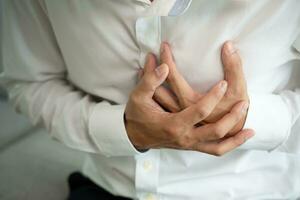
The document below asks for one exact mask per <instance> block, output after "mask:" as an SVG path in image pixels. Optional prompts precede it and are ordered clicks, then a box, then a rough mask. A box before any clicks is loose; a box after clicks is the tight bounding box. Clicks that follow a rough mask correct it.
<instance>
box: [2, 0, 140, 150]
mask: <svg viewBox="0 0 300 200" xmlns="http://www.w3.org/2000/svg"><path fill="white" fill-rule="evenodd" d="M1 3H2V9H3V10H2V12H3V29H2V33H3V43H2V50H3V52H2V53H3V65H4V72H3V73H2V74H1V79H0V80H1V83H2V84H3V85H4V87H5V88H6V89H7V91H8V94H9V98H10V101H11V102H12V104H13V106H14V108H15V110H16V111H18V112H20V113H23V114H25V115H27V116H28V117H29V119H30V121H31V122H32V123H33V124H34V125H37V124H42V125H43V126H44V127H45V128H46V129H47V130H48V132H49V133H50V135H51V136H52V137H53V138H55V139H57V140H59V141H60V142H62V143H64V144H65V145H67V146H69V147H71V148H74V149H78V150H81V151H86V152H91V153H99V154H103V155H105V156H130V155H135V154H138V153H140V152H139V151H137V150H136V149H135V148H134V146H133V145H132V144H131V142H130V140H129V138H128V136H127V133H126V129H125V127H124V126H125V125H124V122H123V113H124V109H125V105H113V104H112V103H111V102H109V100H108V101H104V100H97V99H98V98H94V97H93V96H92V95H90V94H87V93H86V92H84V91H82V90H80V89H78V88H77V87H75V86H74V85H73V84H72V83H71V82H70V81H68V80H67V78H66V77H67V73H68V72H67V70H66V67H65V63H64V61H63V57H62V55H61V53H60V49H59V46H58V44H57V42H56V39H55V34H54V33H53V29H52V28H51V23H50V21H49V19H48V17H47V9H46V6H45V4H44V2H42V1H39V0H31V1H20V0H4V1H1ZM99 99H100V98H99Z"/></svg>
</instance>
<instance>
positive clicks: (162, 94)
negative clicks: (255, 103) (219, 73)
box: [140, 41, 249, 135]
mask: <svg viewBox="0 0 300 200" xmlns="http://www.w3.org/2000/svg"><path fill="white" fill-rule="evenodd" d="M160 59H161V63H165V64H167V65H168V66H169V71H170V72H169V75H168V78H167V83H168V84H169V86H170V88H171V90H172V91H170V90H168V89H167V88H165V87H163V86H160V87H159V88H158V89H157V90H156V92H155V95H154V99H155V100H156V101H157V102H158V103H159V104H160V105H162V107H164V108H165V109H166V110H169V111H171V112H178V111H180V110H182V109H184V108H187V107H189V106H190V105H192V104H194V103H195V102H197V101H199V99H201V97H202V96H203V94H201V93H199V92H196V91H194V90H193V89H192V88H191V86H190V85H189V84H188V83H187V82H186V80H185V79H184V78H183V76H182V75H181V74H180V73H179V72H178V70H177V67H176V64H175V61H174V60H173V55H172V52H171V48H170V46H169V45H168V44H167V43H162V45H161V54H160ZM221 59H222V63H223V66H224V74H225V80H226V81H227V82H228V90H227V92H226V94H225V96H224V97H223V99H222V100H221V102H220V103H219V104H218V105H217V106H216V108H215V109H214V111H213V112H212V113H211V114H210V115H209V116H208V117H207V118H206V119H205V120H204V123H214V122H216V121H218V120H219V119H221V118H222V117H223V116H224V115H225V114H227V113H229V112H230V110H231V109H232V107H233V106H234V105H235V104H237V103H239V102H241V101H247V102H248V104H249V97H248V93H247V86H246V80H245V78H244V74H243V69H242V61H241V58H240V56H239V53H238V51H237V49H235V47H234V46H233V43H232V42H230V41H228V42H225V43H224V45H223V47H222V51H221ZM141 74H142V73H141ZM140 76H142V75H140ZM174 94H175V95H174ZM247 108H248V105H247V107H246V108H245V109H247ZM246 116H247V112H245V114H244V116H243V118H242V120H240V122H239V123H238V124H237V125H236V126H235V127H234V128H233V129H232V130H231V131H230V133H229V135H234V134H236V133H237V132H239V131H240V130H241V129H242V128H243V126H244V123H245V121H246ZM202 123H203V122H202Z"/></svg>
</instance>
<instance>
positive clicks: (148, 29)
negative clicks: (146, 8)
mask: <svg viewBox="0 0 300 200" xmlns="http://www.w3.org/2000/svg"><path fill="white" fill-rule="evenodd" d="M136 37H137V41H138V44H139V48H140V55H139V57H140V58H139V65H140V67H141V68H143V67H144V64H145V58H146V56H147V54H148V53H149V52H152V53H154V54H156V55H158V53H159V47H160V43H161V19H160V16H151V17H142V18H139V19H138V20H137V21H136Z"/></svg>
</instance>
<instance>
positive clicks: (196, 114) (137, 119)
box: [124, 54, 254, 156]
mask: <svg viewBox="0 0 300 200" xmlns="http://www.w3.org/2000/svg"><path fill="white" fill-rule="evenodd" d="M168 73H169V68H168V66H167V65H166V64H162V65H160V66H159V67H156V61H155V56H154V55H152V54H149V55H148V56H147V61H146V64H145V67H144V75H143V77H142V79H141V80H140V82H139V83H138V85H137V87H136V88H135V89H134V90H133V91H132V93H131V94H130V98H129V100H128V103H127V105H126V109H125V113H124V118H125V127H126V131H127V134H128V137H129V139H130V140H131V142H132V143H133V145H134V146H135V147H136V148H137V149H140V150H144V149H150V148H173V149H182V150H194V151H199V152H203V153H208V154H211V155H216V156H221V155H223V154H225V153H226V152H229V151H231V150H233V149H235V148H237V147H238V146H240V145H241V144H243V143H244V142H245V141H246V140H247V139H249V138H250V137H252V136H253V135H254V133H253V131H252V130H242V131H240V132H239V133H238V134H236V135H234V136H231V137H227V138H223V136H224V135H225V134H224V133H228V132H229V131H230V130H231V129H232V128H233V127H234V126H235V125H236V124H237V123H238V122H239V120H240V119H241V117H242V116H243V114H242V110H243V105H244V103H246V102H240V103H238V104H236V105H235V106H234V107H233V108H232V110H231V112H230V113H228V114H226V115H225V116H224V117H222V118H221V119H220V120H218V121H217V122H215V123H213V124H207V125H203V126H200V127H196V126H195V125H196V124H198V123H199V122H201V121H203V120H204V119H206V118H207V116H209V115H210V114H211V112H212V111H213V110H214V108H215V107H216V105H217V104H218V103H219V102H220V101H221V99H222V97H223V96H224V94H225V92H226V90H227V82H226V81H221V82H219V83H218V84H217V85H216V86H214V87H213V88H212V89H211V90H210V91H209V92H208V93H207V94H205V95H203V96H202V98H201V99H199V100H198V101H197V102H196V103H195V104H193V105H191V106H189V107H187V108H185V109H184V110H182V111H180V112H177V113H170V112H166V111H164V109H163V108H161V107H160V105H158V104H157V103H156V102H155V101H154V100H153V95H154V93H155V91H156V89H157V88H158V87H159V86H160V85H161V84H162V83H163V82H164V81H165V80H166V78H167V76H168Z"/></svg>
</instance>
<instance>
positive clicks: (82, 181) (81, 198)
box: [68, 172, 130, 200]
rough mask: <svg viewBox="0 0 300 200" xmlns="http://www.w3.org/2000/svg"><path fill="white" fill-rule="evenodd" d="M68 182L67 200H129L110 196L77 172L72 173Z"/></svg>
mask: <svg viewBox="0 0 300 200" xmlns="http://www.w3.org/2000/svg"><path fill="white" fill-rule="evenodd" d="M68 182H69V188H70V194H69V197H68V200H130V199H128V198H124V197H119V196H114V195H112V194H111V193H109V192H108V191H106V190H104V189H103V188H101V187H99V186H98V185H96V184H95V183H94V182H93V181H91V180H90V179H89V178H87V177H85V176H83V175H82V174H81V173H79V172H75V173H72V174H71V175H70V176H69V178H68Z"/></svg>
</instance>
